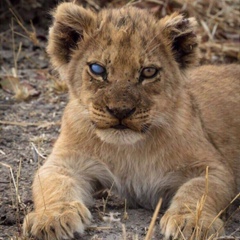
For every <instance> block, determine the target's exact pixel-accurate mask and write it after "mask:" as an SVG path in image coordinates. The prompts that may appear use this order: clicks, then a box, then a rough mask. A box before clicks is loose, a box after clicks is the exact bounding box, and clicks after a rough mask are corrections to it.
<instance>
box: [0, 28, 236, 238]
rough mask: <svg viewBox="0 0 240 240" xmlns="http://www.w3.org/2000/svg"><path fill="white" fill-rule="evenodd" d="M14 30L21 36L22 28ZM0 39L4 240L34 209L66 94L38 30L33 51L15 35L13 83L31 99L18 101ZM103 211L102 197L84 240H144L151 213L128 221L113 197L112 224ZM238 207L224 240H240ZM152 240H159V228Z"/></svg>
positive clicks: (0, 227) (132, 214)
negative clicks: (36, 181)
mask: <svg viewBox="0 0 240 240" xmlns="http://www.w3.org/2000/svg"><path fill="white" fill-rule="evenodd" d="M16 31H18V32H22V31H21V30H20V28H18V27H17V28H16ZM0 37H1V40H0V42H1V48H0V51H1V57H0V65H1V66H2V68H1V69H0V76H1V78H0V83H1V86H2V88H1V89H0V240H2V239H4V240H5V239H20V237H21V223H22V221H23V218H24V216H25V214H26V212H28V211H29V210H30V209H31V208H32V200H31V184H32V180H33V176H34V172H35V171H36V169H38V167H39V166H40V165H42V164H43V162H44V158H45V157H46V156H47V155H48V154H49V153H50V151H51V148H52V146H53V143H54V141H55V140H56V138H57V136H58V134H59V130H60V123H59V122H60V119H61V115H62V111H63V109H64V106H65V105H66V102H67V93H65V92H62V91H61V88H60V86H59V85H58V84H57V83H56V80H55V81H54V79H55V78H54V77H53V76H52V75H51V74H50V73H51V72H49V68H48V67H49V62H48V58H47V56H46V54H45V52H44V48H45V45H46V31H45V30H42V29H37V37H38V40H39V41H40V44H39V46H34V45H33V44H32V43H31V41H30V40H28V39H26V38H22V37H19V36H17V35H15V36H14V39H15V46H16V49H17V48H18V45H19V43H20V42H22V47H21V53H20V55H19V58H18V66H17V70H18V74H17V76H15V78H13V83H14V84H15V86H20V89H21V87H22V86H24V87H25V88H27V89H28V90H27V91H28V94H29V97H27V99H26V100H22V99H21V95H18V96H17V97H18V98H19V99H15V97H16V95H14V89H13V87H12V85H11V84H8V83H9V82H11V79H12V77H13V74H12V70H11V68H13V67H14V61H13V59H14V57H13V49H12V43H13V40H12V37H11V31H10V30H7V31H4V32H2V33H1V35H0ZM14 79H15V80H14ZM18 80H19V82H18ZM15 90H16V89H15ZM14 96H15V97H14ZM38 152H39V153H40V155H41V156H40V155H39V154H38ZM104 206H105V204H104V202H103V200H102V199H101V197H99V196H98V199H97V200H96V204H95V206H94V207H93V208H92V212H93V216H94V220H93V223H92V227H91V228H90V229H88V230H87V231H86V233H85V234H84V236H83V237H81V239H109V240H112V239H144V236H145V235H146V232H147V229H148V226H149V223H150V221H151V217H152V215H153V212H152V211H148V210H144V209H128V208H127V218H126V213H125V214H124V212H125V203H124V201H123V200H120V199H118V198H117V197H115V196H110V197H109V198H108V200H107V204H106V210H105V214H104V215H106V213H108V214H110V216H109V217H108V218H107V219H108V220H109V221H107V220H105V221H103V218H102V216H103V213H102V212H103V209H104ZM236 206H239V202H238V203H237V202H235V204H233V205H232V206H231V207H230V210H229V211H228V214H227V215H226V218H227V219H228V220H227V223H226V235H227V236H228V238H227V237H226V238H221V239H240V212H239V207H238V209H237V207H236ZM106 216H107V215H106ZM160 217H161V214H160V215H159V218H160ZM124 218H125V219H124ZM158 222H159V219H157V223H158ZM18 237H19V238H18ZM153 239H161V236H160V233H159V227H158V224H156V227H155V233H154V237H153Z"/></svg>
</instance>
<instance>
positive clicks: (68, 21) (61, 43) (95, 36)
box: [47, 3, 198, 144]
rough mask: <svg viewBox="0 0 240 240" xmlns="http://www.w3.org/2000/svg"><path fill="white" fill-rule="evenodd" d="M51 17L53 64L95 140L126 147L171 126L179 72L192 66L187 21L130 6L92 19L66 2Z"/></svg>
mask: <svg viewBox="0 0 240 240" xmlns="http://www.w3.org/2000/svg"><path fill="white" fill-rule="evenodd" d="M53 16H54V23H53V26H52V27H51V29H50V34H49V45H48V48H47V51H48V53H49V55H50V58H51V61H52V64H53V66H54V67H56V69H57V70H58V71H59V73H60V76H61V78H62V79H64V80H66V81H67V82H68V85H69V90H70V96H71V97H70V99H71V100H70V101H75V106H76V109H75V111H76V114H77V113H78V112H81V113H82V114H77V115H79V116H80V117H81V118H84V119H85V120H86V121H88V122H89V123H91V124H92V125H93V126H94V129H95V130H94V131H95V133H96V134H97V135H98V137H100V139H101V140H103V141H105V142H109V143H113V144H133V143H135V142H137V141H139V140H142V139H144V138H146V136H148V135H151V133H153V132H154V131H156V130H157V129H161V128H162V129H164V127H165V126H167V125H169V124H170V122H171V121H172V118H174V112H176V109H177V107H178V104H179V101H180V99H181V92H182V85H183V77H182V76H183V74H182V73H183V72H184V71H185V69H187V68H188V67H189V66H191V65H193V64H195V63H196V62H197V60H198V57H197V39H196V36H195V34H194V31H193V28H194V25H195V21H194V19H184V17H183V16H182V15H179V14H177V13H174V14H172V15H171V16H167V17H165V18H163V19H160V20H159V19H156V18H155V17H154V16H152V15H151V14H150V13H149V12H148V11H147V10H141V9H137V8H133V7H124V8H121V9H110V10H103V11H101V12H99V13H94V12H92V11H90V10H86V9H84V8H82V7H80V6H78V5H75V4H73V3H62V4H60V5H59V6H58V7H57V9H56V10H55V12H54V14H53Z"/></svg>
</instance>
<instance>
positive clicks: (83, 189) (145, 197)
mask: <svg viewBox="0 0 240 240" xmlns="http://www.w3.org/2000/svg"><path fill="white" fill-rule="evenodd" d="M53 16H54V23H53V26H52V28H51V29H50V36H49V45H48V49H47V50H48V53H49V55H50V57H51V60H52V64H53V65H54V66H55V67H56V69H58V71H59V73H60V76H61V77H62V78H63V79H64V80H66V81H67V82H68V85H69V91H70V100H69V103H68V105H67V107H66V109H65V112H64V115H63V119H62V129H61V134H60V136H59V138H58V140H57V142H56V144H55V146H54V149H53V151H52V153H51V155H50V156H49V158H48V160H47V161H46V162H45V164H44V165H43V166H42V167H41V168H40V169H39V171H38V172H37V174H36V176H35V180H34V183H33V198H34V207H35V208H34V211H33V212H31V213H30V214H28V215H27V217H26V218H25V222H24V232H25V234H27V233H30V234H32V235H34V236H37V237H38V238H40V239H71V238H72V237H73V234H74V232H80V233H82V232H83V230H84V228H85V226H86V225H87V224H89V222H90V220H91V214H90V212H89V210H88V209H87V208H86V206H87V207H89V206H90V205H91V204H92V203H93V199H92V194H93V192H94V191H96V190H98V189H99V188H106V187H111V185H112V183H113V182H114V188H115V190H116V191H117V192H118V193H119V194H120V195H121V196H123V197H126V198H127V201H128V203H129V204H131V205H133V206H143V207H145V208H148V209H153V208H154V207H155V206H156V204H157V202H158V200H159V198H160V197H162V198H163V203H164V207H165V208H166V209H167V210H166V212H165V215H164V216H163V217H162V219H161V222H160V227H161V231H162V233H163V234H164V235H165V238H167V239H168V238H171V237H174V238H177V237H180V234H179V229H181V230H182V231H183V234H184V235H185V237H186V239H187V238H188V237H189V236H190V235H191V234H192V229H193V227H194V226H195V224H196V219H195V215H194V212H195V210H196V205H197V202H198V201H199V200H200V199H201V197H202V196H203V194H204V193H207V198H206V202H205V205H204V208H203V212H202V215H201V218H200V222H199V224H200V225H202V232H203V234H205V235H208V234H211V233H214V232H216V231H218V230H219V229H220V228H221V227H222V225H223V222H222V220H221V219H220V218H217V219H216V220H215V221H214V222H213V223H212V221H213V219H214V218H215V216H216V215H217V214H218V213H219V211H220V210H222V209H224V208H225V207H226V206H227V205H228V203H229V202H230V201H231V199H232V198H233V197H234V196H235V195H236V194H237V192H238V191H239V189H237V186H239V175H240V174H239V171H240V169H239V166H240V81H239V76H240V67H239V65H229V66H219V67H217V66H203V67H198V68H195V69H193V70H188V68H189V67H190V66H192V65H195V64H196V63H197V61H198V54H197V52H198V49H197V38H196V36H195V34H194V25H195V20H194V19H184V18H183V16H182V15H179V14H177V13H174V14H173V15H171V16H167V17H165V18H163V19H161V20H158V19H155V18H154V17H153V16H152V15H151V14H150V13H148V12H147V11H146V10H140V9H136V8H133V7H125V8H122V9H119V10H103V11H101V12H100V13H98V14H95V13H92V12H91V11H90V10H86V9H83V8H82V7H80V6H77V5H74V4H72V3H62V4H60V5H59V6H58V7H57V9H56V11H55V12H54V14H53ZM91 63H98V64H101V65H102V66H104V67H105V68H106V71H107V76H106V77H105V78H102V77H101V76H96V75H95V74H93V73H92V72H91V71H90V69H89V64H91ZM145 67H155V68H157V69H159V72H158V73H157V74H156V75H155V76H154V77H152V78H150V79H146V78H145V79H139V76H140V73H141V71H142V69H143V68H145ZM110 110H111V111H110ZM129 110H132V112H131V115H130V116H127V117H125V118H124V117H123V119H122V124H124V125H125V126H127V127H128V129H122V130H119V129H114V128H112V127H113V126H115V125H117V124H118V123H119V120H118V119H117V118H116V117H114V116H113V114H112V113H114V114H115V113H116V114H122V115H123V116H125V115H124V114H125V113H126V112H129ZM207 166H208V167H209V176H208V182H209V183H208V191H206V181H205V171H206V167H207ZM219 232H221V231H219Z"/></svg>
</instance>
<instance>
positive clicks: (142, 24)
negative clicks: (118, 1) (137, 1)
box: [97, 6, 157, 32]
mask: <svg viewBox="0 0 240 240" xmlns="http://www.w3.org/2000/svg"><path fill="white" fill-rule="evenodd" d="M97 20H98V25H99V26H101V25H102V24H104V25H105V26H107V25H112V26H114V27H115V29H121V28H123V29H131V30H132V31H133V32H134V31H139V30H142V31H145V30H147V29H149V27H151V26H152V27H153V26H154V25H155V23H156V22H157V19H156V18H155V17H154V16H153V14H152V13H150V12H149V11H148V10H147V9H139V8H135V7H130V6H128V7H127V6H126V7H123V8H120V9H104V10H102V11H100V12H99V14H98V19H97Z"/></svg>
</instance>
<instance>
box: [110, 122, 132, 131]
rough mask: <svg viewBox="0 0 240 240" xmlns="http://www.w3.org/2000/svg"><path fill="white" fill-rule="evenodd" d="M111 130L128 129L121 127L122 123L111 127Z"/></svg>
mask: <svg viewBox="0 0 240 240" xmlns="http://www.w3.org/2000/svg"><path fill="white" fill-rule="evenodd" d="M111 128H113V129H117V130H124V129H129V127H127V126H125V125H123V124H122V123H119V124H116V125H114V126H112V127H111Z"/></svg>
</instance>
